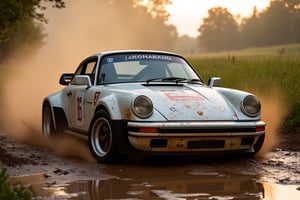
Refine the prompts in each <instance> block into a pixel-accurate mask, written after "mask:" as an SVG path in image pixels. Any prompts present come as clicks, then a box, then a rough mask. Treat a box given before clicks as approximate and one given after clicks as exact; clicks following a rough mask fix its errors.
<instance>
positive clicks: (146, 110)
mask: <svg viewBox="0 0 300 200" xmlns="http://www.w3.org/2000/svg"><path fill="white" fill-rule="evenodd" d="M132 110H133V113H134V114H135V115H136V116H138V117H140V118H147V117H150V116H151V115H152V112H153V104H152V101H151V100H150V99H149V98H148V97H146V96H144V95H141V96H138V97H136V98H135V100H134V101H133V105H132Z"/></svg>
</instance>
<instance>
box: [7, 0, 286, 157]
mask: <svg viewBox="0 0 300 200" xmlns="http://www.w3.org/2000/svg"><path fill="white" fill-rule="evenodd" d="M98 3H99V1H96V0H91V1H89V3H88V4H87V3H86V2H84V1H75V2H74V1H72V3H68V1H67V8H66V9H63V10H53V9H49V11H48V12H49V13H47V15H46V16H47V17H48V18H49V19H50V22H49V24H48V25H47V26H46V32H47V34H48V37H47V38H46V44H45V45H44V46H43V47H42V48H41V49H39V51H38V53H35V54H34V55H32V56H26V57H24V56H22V55H14V56H13V57H12V59H11V60H10V61H9V62H8V63H7V64H6V65H7V66H6V69H9V70H8V72H7V73H6V79H5V82H4V84H5V85H4V92H3V96H2V99H3V101H4V102H3V104H2V105H3V108H4V110H3V111H2V113H1V116H2V118H3V120H4V124H5V127H6V133H7V134H9V135H10V136H11V137H13V138H14V139H16V140H18V141H20V142H24V143H27V144H30V145H35V146H40V147H46V148H49V149H52V150H53V151H55V152H57V153H58V154H59V155H63V156H71V157H77V158H79V159H83V160H87V161H93V159H92V157H91V155H90V152H89V149H88V146H87V145H83V144H82V143H80V142H78V141H77V140H75V139H70V138H68V139H65V138H60V139H59V140H55V141H52V140H45V139H44V138H43V136H42V133H41V112H42V108H41V105H42V101H43V98H44V97H45V96H47V95H49V94H51V93H53V92H55V91H57V90H59V89H61V87H60V86H59V85H58V79H59V77H60V74H61V73H63V72H73V71H74V70H75V68H76V67H77V64H78V63H79V62H80V61H81V60H82V59H83V58H84V57H86V56H88V55H90V54H92V53H95V52H99V51H106V50H111V48H112V47H113V48H114V49H122V48H135V46H130V45H128V44H133V41H134V40H135V38H134V35H135V34H136V33H132V34H125V35H124V31H122V30H118V28H117V27H118V25H117V24H116V23H111V24H106V25H105V26H98V27H97V26H95V24H94V22H95V19H96V20H101V19H99V16H97V15H99V13H101V14H102V16H107V17H105V19H103V20H107V19H110V21H111V22H114V21H117V20H116V19H114V16H118V14H117V13H113V12H109V13H108V11H106V10H105V8H102V9H100V8H101V6H99V5H98ZM83 11H84V12H83ZM86 13H88V14H86ZM93 13H96V14H97V15H95V14H93ZM104 28H105V29H109V30H111V32H112V33H114V34H115V35H113V37H111V38H114V37H115V38H119V39H118V41H117V42H115V43H114V40H108V39H107V38H103V37H101V30H103V29H104ZM127 32H128V31H127ZM119 33H121V34H119ZM102 38H103V39H102ZM120 41H125V43H120ZM27 55H28V54H27ZM273 94H276V93H271V96H268V97H265V96H262V97H263V98H262V106H263V120H264V121H265V122H266V123H267V124H268V125H267V136H266V142H265V145H264V146H263V149H262V151H261V153H260V155H263V154H264V153H265V152H267V151H269V150H270V149H271V148H272V147H273V146H274V145H276V144H277V142H278V135H277V134H278V127H279V125H280V123H281V120H282V118H283V117H282V116H283V114H284V113H282V107H281V106H282V105H281V103H280V102H281V100H280V98H279V96H277V95H274V96H273ZM258 96H259V97H260V95H259V94H258Z"/></svg>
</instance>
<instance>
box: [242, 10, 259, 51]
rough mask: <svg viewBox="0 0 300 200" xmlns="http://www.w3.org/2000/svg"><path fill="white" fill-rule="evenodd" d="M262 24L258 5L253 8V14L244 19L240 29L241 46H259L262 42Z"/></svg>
mask: <svg viewBox="0 0 300 200" xmlns="http://www.w3.org/2000/svg"><path fill="white" fill-rule="evenodd" d="M261 33H262V26H261V24H260V20H259V14H258V12H257V9H256V7H254V8H253V13H252V16H251V17H250V18H248V19H244V22H243V23H242V26H241V30H240V39H241V40H240V42H241V47H243V48H246V47H251V46H257V45H258V46H259V45H260V44H262V38H261V37H260V35H261Z"/></svg>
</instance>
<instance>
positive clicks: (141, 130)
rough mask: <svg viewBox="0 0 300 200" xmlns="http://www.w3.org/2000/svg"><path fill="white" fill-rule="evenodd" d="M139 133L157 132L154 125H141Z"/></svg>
mask: <svg viewBox="0 0 300 200" xmlns="http://www.w3.org/2000/svg"><path fill="white" fill-rule="evenodd" d="M140 132H141V133H157V132H158V129H157V128H155V127H142V128H140Z"/></svg>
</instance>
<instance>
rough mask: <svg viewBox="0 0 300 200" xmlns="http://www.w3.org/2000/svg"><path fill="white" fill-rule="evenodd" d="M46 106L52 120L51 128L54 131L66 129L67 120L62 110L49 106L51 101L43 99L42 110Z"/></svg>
mask: <svg viewBox="0 0 300 200" xmlns="http://www.w3.org/2000/svg"><path fill="white" fill-rule="evenodd" d="M46 106H49V107H50V110H51V115H52V119H53V126H54V129H55V130H57V131H59V130H61V129H64V128H66V127H68V120H67V117H66V114H65V111H64V109H63V108H61V107H57V106H53V104H51V101H50V100H49V99H45V100H44V101H43V107H42V109H43V110H44V108H45V107H46Z"/></svg>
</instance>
